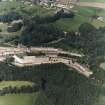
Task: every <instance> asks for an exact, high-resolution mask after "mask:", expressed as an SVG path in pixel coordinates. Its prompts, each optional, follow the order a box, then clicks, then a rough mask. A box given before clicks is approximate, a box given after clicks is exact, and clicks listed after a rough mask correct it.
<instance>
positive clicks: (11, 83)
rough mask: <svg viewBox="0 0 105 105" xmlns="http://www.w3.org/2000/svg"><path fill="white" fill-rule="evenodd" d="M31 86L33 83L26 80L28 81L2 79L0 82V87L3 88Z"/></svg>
mask: <svg viewBox="0 0 105 105" xmlns="http://www.w3.org/2000/svg"><path fill="white" fill-rule="evenodd" d="M28 85H30V86H32V85H33V83H32V82H28V81H2V82H0V89H3V88H5V87H9V86H11V87H18V88H20V87H22V86H28Z"/></svg>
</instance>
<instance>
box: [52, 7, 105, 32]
mask: <svg viewBox="0 0 105 105" xmlns="http://www.w3.org/2000/svg"><path fill="white" fill-rule="evenodd" d="M72 11H74V12H75V17H74V18H72V19H60V20H58V21H57V22H55V23H54V24H55V25H56V26H58V27H60V28H62V29H64V30H67V31H70V30H77V29H78V27H79V26H80V25H81V23H85V22H86V23H87V22H88V23H91V24H93V25H94V26H96V27H97V28H99V27H101V26H105V14H104V13H105V10H103V9H99V8H91V7H80V6H76V7H74V8H73V9H72ZM93 15H97V16H99V17H103V21H100V20H97V19H93V20H92V19H91V17H92V16H93Z"/></svg>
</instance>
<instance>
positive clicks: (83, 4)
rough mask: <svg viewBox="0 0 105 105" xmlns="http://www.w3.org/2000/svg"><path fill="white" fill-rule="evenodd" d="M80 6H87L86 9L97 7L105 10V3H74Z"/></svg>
mask: <svg viewBox="0 0 105 105" xmlns="http://www.w3.org/2000/svg"><path fill="white" fill-rule="evenodd" d="M73 4H76V5H79V6H85V7H97V8H102V9H105V3H93V2H78V3H73Z"/></svg>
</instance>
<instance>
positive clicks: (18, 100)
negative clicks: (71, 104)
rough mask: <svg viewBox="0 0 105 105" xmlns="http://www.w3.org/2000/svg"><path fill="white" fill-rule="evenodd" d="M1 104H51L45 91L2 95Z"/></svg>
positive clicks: (0, 97)
mask: <svg viewBox="0 0 105 105" xmlns="http://www.w3.org/2000/svg"><path fill="white" fill-rule="evenodd" d="M0 105H49V104H48V99H47V97H46V96H45V94H44V93H43V92H36V93H32V94H12V95H6V96H0Z"/></svg>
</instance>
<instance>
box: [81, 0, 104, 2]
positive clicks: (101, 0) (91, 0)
mask: <svg viewBox="0 0 105 105" xmlns="http://www.w3.org/2000/svg"><path fill="white" fill-rule="evenodd" d="M79 1H80V2H105V0H79Z"/></svg>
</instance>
